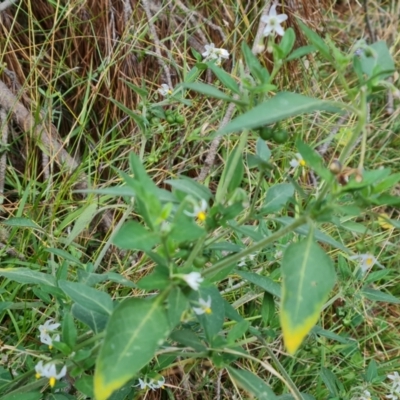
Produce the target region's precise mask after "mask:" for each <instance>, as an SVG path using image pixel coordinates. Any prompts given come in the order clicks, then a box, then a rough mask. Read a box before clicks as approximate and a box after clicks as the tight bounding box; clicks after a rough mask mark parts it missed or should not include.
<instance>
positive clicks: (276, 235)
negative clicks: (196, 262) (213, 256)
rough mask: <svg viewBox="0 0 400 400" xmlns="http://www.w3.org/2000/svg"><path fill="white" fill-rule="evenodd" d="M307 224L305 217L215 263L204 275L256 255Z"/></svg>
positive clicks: (212, 273) (213, 273)
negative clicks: (250, 255) (255, 253)
mask: <svg viewBox="0 0 400 400" xmlns="http://www.w3.org/2000/svg"><path fill="white" fill-rule="evenodd" d="M306 222H307V217H305V216H302V217H300V218H298V219H296V220H295V221H294V222H293V223H292V224H290V225H287V226H285V227H284V228H282V229H280V230H279V231H277V232H275V233H273V234H272V235H271V236H268V237H266V238H265V239H262V240H260V241H259V242H258V243H256V244H254V245H252V246H250V247H248V248H247V249H245V250H243V251H241V252H240V253H236V254H233V255H231V256H230V257H227V258H224V259H223V260H221V261H219V262H217V263H215V264H214V265H212V266H211V267H209V268H206V269H205V270H204V271H203V275H204V276H208V275H215V274H216V273H217V272H218V271H221V270H222V269H224V268H225V267H228V266H229V265H232V264H233V263H236V262H238V261H239V260H240V259H241V258H242V257H246V256H248V255H249V254H252V253H254V252H255V251H258V250H261V249H263V248H264V247H267V246H269V245H270V244H272V243H273V242H275V241H276V240H278V239H279V238H281V237H282V236H285V235H286V234H288V233H290V232H292V231H293V230H295V229H296V228H298V227H299V226H302V225H304V224H305V223H306Z"/></svg>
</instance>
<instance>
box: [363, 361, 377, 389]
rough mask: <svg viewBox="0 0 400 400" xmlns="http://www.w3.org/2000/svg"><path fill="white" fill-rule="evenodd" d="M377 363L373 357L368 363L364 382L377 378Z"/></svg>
mask: <svg viewBox="0 0 400 400" xmlns="http://www.w3.org/2000/svg"><path fill="white" fill-rule="evenodd" d="M378 376H379V375H378V365H377V363H376V361H375V360H374V359H372V360H371V361H370V362H369V364H368V368H367V371H366V373H365V380H366V382H371V383H373V382H374V381H375V380H376V378H378Z"/></svg>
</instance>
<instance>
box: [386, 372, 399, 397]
mask: <svg viewBox="0 0 400 400" xmlns="http://www.w3.org/2000/svg"><path fill="white" fill-rule="evenodd" d="M387 377H388V379H390V380H391V381H392V391H394V392H400V375H399V373H398V372H397V371H395V372H393V374H389V375H388V376H387Z"/></svg>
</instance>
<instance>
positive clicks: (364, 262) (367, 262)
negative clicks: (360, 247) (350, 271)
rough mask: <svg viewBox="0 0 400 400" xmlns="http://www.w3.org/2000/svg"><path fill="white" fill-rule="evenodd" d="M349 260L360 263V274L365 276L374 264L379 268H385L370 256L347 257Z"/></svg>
mask: <svg viewBox="0 0 400 400" xmlns="http://www.w3.org/2000/svg"><path fill="white" fill-rule="evenodd" d="M349 260H357V261H358V262H359V263H360V268H361V272H362V273H363V274H365V273H366V272H367V271H369V270H370V269H371V268H372V267H373V266H374V265H375V264H376V265H378V267H380V268H385V267H384V266H383V265H382V264H381V263H380V262H378V260H377V259H376V258H375V257H374V256H373V255H372V254H368V253H366V254H356V255H355V256H351V257H349Z"/></svg>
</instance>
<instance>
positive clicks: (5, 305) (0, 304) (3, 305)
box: [0, 301, 14, 314]
mask: <svg viewBox="0 0 400 400" xmlns="http://www.w3.org/2000/svg"><path fill="white" fill-rule="evenodd" d="M13 304H14V303H13V302H12V301H0V314H1V313H2V312H3V311H4V310H8V309H9V308H11V306H12V305H13Z"/></svg>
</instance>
